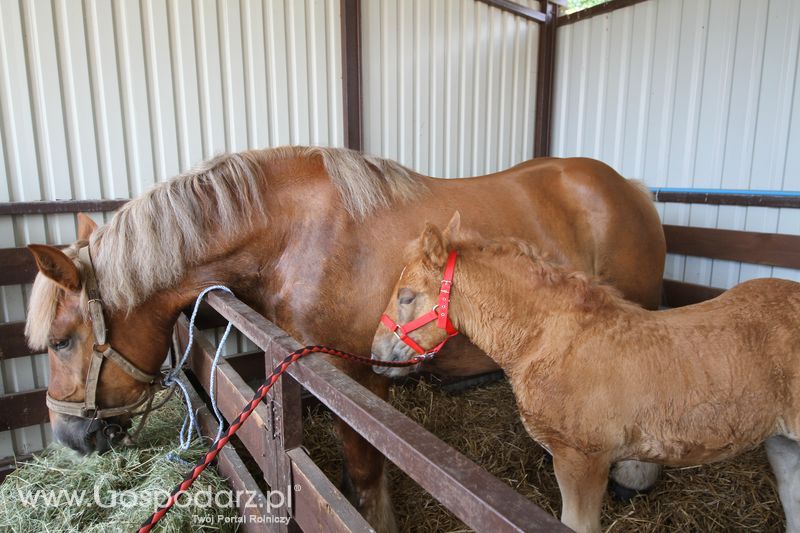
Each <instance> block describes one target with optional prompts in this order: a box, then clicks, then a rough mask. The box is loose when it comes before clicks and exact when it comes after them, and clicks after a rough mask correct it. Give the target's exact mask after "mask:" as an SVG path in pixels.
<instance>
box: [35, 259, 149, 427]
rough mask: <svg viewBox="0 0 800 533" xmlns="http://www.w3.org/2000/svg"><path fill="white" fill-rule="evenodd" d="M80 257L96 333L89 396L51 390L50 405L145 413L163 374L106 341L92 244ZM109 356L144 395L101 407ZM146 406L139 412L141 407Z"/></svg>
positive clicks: (102, 413) (105, 414)
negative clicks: (59, 395) (59, 396)
mask: <svg viewBox="0 0 800 533" xmlns="http://www.w3.org/2000/svg"><path fill="white" fill-rule="evenodd" d="M78 257H79V258H80V260H81V262H83V263H84V264H85V265H86V266H87V268H86V269H85V275H84V278H85V279H84V280H83V288H84V290H85V291H86V296H87V297H88V300H89V301H88V307H89V319H90V320H91V321H92V333H93V334H94V346H93V347H92V357H91V360H90V361H89V369H88V371H87V373H86V384H85V391H86V392H85V395H84V399H83V401H69V400H56V399H55V398H53V397H52V396H50V393H49V392H48V393H47V399H46V402H47V407H48V408H49V409H50V410H51V411H54V412H56V413H60V414H65V415H72V416H79V417H82V418H93V419H98V418H100V419H102V418H109V417H113V416H119V415H125V414H128V415H131V416H134V415H139V414H144V413H147V412H149V411H151V410H152V409H154V407H153V406H152V403H153V397H154V395H155V393H156V392H157V391H158V390H160V389H163V388H164V386H163V385H162V383H161V379H160V378H161V374H148V373H146V372H144V371H142V370H141V369H139V368H138V367H136V365H134V364H133V363H131V362H130V361H128V359H126V358H125V356H123V355H122V354H120V353H119V352H118V351H116V350H115V349H114V348H112V347H111V345H110V344H108V342H107V341H106V335H107V333H108V331H107V330H106V322H105V317H104V316H103V301H102V299H101V298H100V290H99V289H98V285H97V277H96V275H95V272H94V263H93V262H92V255H91V253H90V252H89V246H88V245H87V246H84V247H82V248H80V249H79V250H78ZM106 359H108V360H109V361H112V362H113V363H114V364H116V365H117V366H118V367H119V368H120V369H122V371H123V372H125V373H126V374H128V375H129V376H130V377H132V378H133V379H135V380H136V381H139V382H141V383H144V384H146V385H147V386H146V387H145V390H144V391H142V394H141V396H139V398H137V399H136V400H135V401H133V402H132V403H129V404H127V405H122V406H119V407H106V408H102V409H101V408H99V407H98V406H97V387H98V385H99V382H100V370H101V369H102V367H103V361H105V360H106ZM142 406H144V409H142V410H141V411H139V412H135V411H136V409H137V408H139V407H142Z"/></svg>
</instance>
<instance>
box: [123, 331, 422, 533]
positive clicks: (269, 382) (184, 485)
mask: <svg viewBox="0 0 800 533" xmlns="http://www.w3.org/2000/svg"><path fill="white" fill-rule="evenodd" d="M312 353H324V354H328V355H333V356H335V357H339V358H341V359H345V360H347V361H354V362H356V363H361V364H365V365H374V366H388V367H403V366H411V365H416V364H419V363H421V362H423V361H425V360H427V359H429V358H430V357H432V356H433V355H434V354H424V355H417V356H414V357H412V358H411V359H408V360H406V361H378V360H374V359H370V358H368V357H362V356H360V355H354V354H351V353H347V352H343V351H341V350H337V349H335V348H331V347H329V346H306V347H304V348H300V349H299V350H295V351H293V352H292V353H290V354H289V355H287V356H286V357H285V358H284V359H283V360H282V361H281V362H280V363H279V364H278V366H276V367H275V368H274V369H273V370H272V372H271V373H270V375H269V376H267V379H266V380H265V381H264V383H262V384H261V386H260V387H258V390H256V392H255V395H253V398H252V399H251V400H250V401H249V402H248V403H247V405H245V407H244V409H242V412H241V413H239V415H238V416H237V417H236V418H235V419H234V420H233V421H232V422H231V425H230V426H229V427H228V431H227V432H226V433H225V435H224V436H222V438H217V439H216V440H215V441H214V443H213V444H212V445H211V447H210V448H209V450H208V452H206V454H205V455H204V456H203V457H202V458H201V459H200V460H199V461H197V463H196V464H195V466H194V468H192V469H191V470H190V471H189V472H188V473H187V474H186V476H185V477H184V478H183V481H181V482H180V483H179V484H178V485H177V486H176V487H175V488H174V489H173V491H172V493H171V494H170V496H169V497H168V498H167V501H166V502H164V503H163V504H161V506H160V507H159V508H158V509H157V510H156V511H155V512H154V513H153V514H152V515H150V517H149V518H148V519H147V520H145V521H144V522H143V523H142V525H141V526H140V527H139V530H138V531H139V533H148V532H149V531H150V530H151V529H152V528H153V526H154V525H155V524H156V522H158V521H159V520H161V518H163V517H164V515H166V514H167V512H168V511H169V510H170V508H171V507H172V506H173V505H174V504H175V502H177V501H178V498H179V497H180V496H181V494H183V493H184V492H186V491H187V490H188V489H189V487H191V486H192V483H194V481H195V480H196V479H197V478H198V477H199V476H200V474H201V473H202V472H203V470H205V469H206V468H207V467H208V465H209V464H211V462H212V461H213V460H214V458H216V457H217V455H219V452H220V451H221V450H222V448H223V447H224V446H225V445H226V444H227V443H228V441H229V440H230V439H231V437H233V435H234V434H235V433H236V432H237V431H238V430H239V428H240V427H241V426H242V424H243V423H244V421H245V420H247V418H248V417H249V416H250V415H251V414H252V413H253V411H255V410H256V407H258V404H259V403H261V401H262V400H263V399H264V397H265V396H266V395H267V392H269V390H270V389H271V388H272V386H273V385H274V384H275V382H276V381H278V378H280V376H281V374H283V373H284V372H286V370H287V369H288V368H289V365H291V364H292V363H294V362H295V361H297V360H298V359H300V358H301V357H305V356H307V355H310V354H312Z"/></svg>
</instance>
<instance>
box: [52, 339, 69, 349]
mask: <svg viewBox="0 0 800 533" xmlns="http://www.w3.org/2000/svg"><path fill="white" fill-rule="evenodd" d="M68 346H69V339H55V340H52V341H50V347H51V348H52V349H53V350H55V351H58V350H63V349H64V348H66V347H68Z"/></svg>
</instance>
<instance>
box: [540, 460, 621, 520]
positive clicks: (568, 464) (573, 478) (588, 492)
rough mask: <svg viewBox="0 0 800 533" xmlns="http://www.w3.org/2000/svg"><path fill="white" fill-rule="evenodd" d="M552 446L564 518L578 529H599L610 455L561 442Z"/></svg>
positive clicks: (562, 518) (562, 517) (562, 516)
mask: <svg viewBox="0 0 800 533" xmlns="http://www.w3.org/2000/svg"><path fill="white" fill-rule="evenodd" d="M551 449H552V450H553V468H554V469H555V473H556V479H557V480H558V488H559V489H560V490H561V521H562V522H564V524H566V525H567V526H569V527H570V528H572V529H574V530H575V531H577V532H578V533H599V532H600V513H601V510H602V505H603V495H604V494H605V491H606V484H607V483H608V469H609V466H610V462H609V460H608V457H606V456H605V455H598V454H592V455H587V454H584V453H583V452H580V451H578V450H575V449H573V448H567V447H561V446H555V447H552V448H551Z"/></svg>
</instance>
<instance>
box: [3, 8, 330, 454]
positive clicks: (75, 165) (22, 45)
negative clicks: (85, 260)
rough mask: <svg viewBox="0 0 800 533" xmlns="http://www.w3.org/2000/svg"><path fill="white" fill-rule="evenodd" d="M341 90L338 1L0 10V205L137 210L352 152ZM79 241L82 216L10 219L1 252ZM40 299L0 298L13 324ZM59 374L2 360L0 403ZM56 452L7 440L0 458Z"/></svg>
mask: <svg viewBox="0 0 800 533" xmlns="http://www.w3.org/2000/svg"><path fill="white" fill-rule="evenodd" d="M341 76H342V73H341V50H340V21H339V2H338V1H337V0H240V1H224V0H166V1H165V0H137V1H133V0H132V1H128V0H91V1H84V2H80V1H76V0H53V1H52V2H42V1H38V0H22V1H15V0H0V202H15V201H31V200H56V199H97V198H128V197H132V196H137V195H139V194H141V193H142V192H144V191H146V190H147V189H148V188H150V187H151V186H152V185H153V184H154V183H156V182H158V181H163V180H166V179H168V178H170V177H172V176H174V175H176V174H178V173H180V172H181V171H183V170H185V169H187V168H189V167H190V166H192V165H193V164H195V163H197V162H199V161H202V160H204V159H206V158H209V157H211V156H213V155H215V154H217V153H220V152H224V151H238V150H244V149H247V148H260V147H266V146H277V145H282V144H290V143H291V144H319V145H331V146H340V145H342V143H343V136H342V120H343V119H342V104H341V94H342V93H341V87H340V85H341ZM107 217H108V215H105V216H104V215H97V216H96V217H95V218H96V219H97V220H98V222H101V223H102V222H103V221H104V219H107ZM75 232H76V227H75V219H74V216H73V215H48V216H25V217H0V247H15V246H24V245H26V244H28V243H31V242H50V243H66V242H71V241H73V240H74V239H75ZM27 294H28V288H27V287H19V286H12V287H0V320H1V321H4V322H10V321H17V320H23V319H24V317H25V314H24V309H25V305H26V303H27ZM217 335H219V332H217ZM250 346H251V345H250V344H249V343H248V342H246V340H243V339H242V338H234V339H231V340H230V341H229V342H228V344H227V345H226V348H227V350H226V351H227V352H230V351H238V350H242V349H249V348H250ZM47 370H48V369H47V358H46V356H44V355H38V356H35V357H24V358H18V359H11V360H7V361H3V364H2V366H1V367H0V374H2V375H1V376H0V378H1V379H0V393H10V392H18V391H25V390H29V389H33V388H38V387H44V386H46V384H47V378H48V376H47ZM49 438H50V433H49V428H48V427H47V426H33V427H30V428H23V429H20V430H15V431H12V432H2V433H0V457H4V456H7V455H11V454H12V453H15V452H16V453H26V452H29V451H32V450H37V449H41V448H42V446H43V444H44V443H45V442H47V441H48V440H49Z"/></svg>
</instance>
